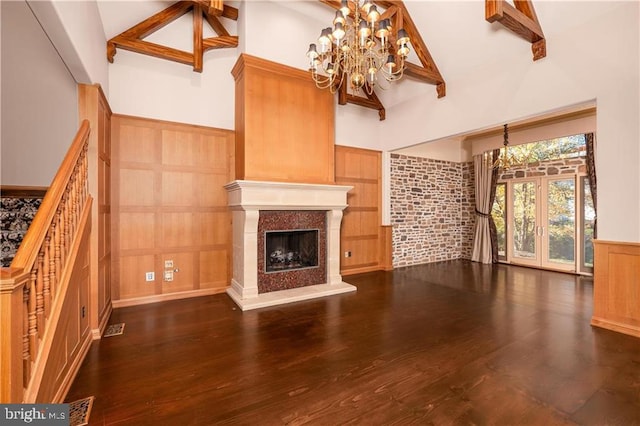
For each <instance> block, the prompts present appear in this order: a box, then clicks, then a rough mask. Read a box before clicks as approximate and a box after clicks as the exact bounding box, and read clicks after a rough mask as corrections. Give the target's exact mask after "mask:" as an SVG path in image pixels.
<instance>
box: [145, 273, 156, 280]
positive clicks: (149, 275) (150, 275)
mask: <svg viewBox="0 0 640 426" xmlns="http://www.w3.org/2000/svg"><path fill="white" fill-rule="evenodd" d="M144 278H145V280H147V282H149V281H155V280H156V274H155V272H146V273H145V274H144Z"/></svg>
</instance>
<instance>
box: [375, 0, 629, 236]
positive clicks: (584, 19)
mask: <svg viewBox="0 0 640 426" xmlns="http://www.w3.org/2000/svg"><path fill="white" fill-rule="evenodd" d="M476 3H481V2H470V3H465V4H466V5H468V9H469V10H466V9H460V10H459V13H460V15H459V16H458V18H459V20H460V22H474V21H473V20H471V17H470V16H469V13H471V12H472V13H473V14H474V15H477V14H480V15H479V16H484V15H483V13H482V11H480V10H475V9H480V7H479V6H478V5H477V4H476ZM535 7H536V12H537V15H538V18H539V20H540V22H541V23H542V28H543V30H544V32H545V36H546V39H547V57H546V58H544V59H542V60H539V61H536V62H533V61H532V58H531V53H530V50H529V44H528V43H527V42H526V41H524V40H521V39H519V38H516V37H515V36H513V35H512V34H511V33H509V32H507V31H500V30H496V31H493V30H491V32H488V31H489V30H487V29H486V28H491V26H490V24H488V23H486V22H484V24H485V26H486V28H485V29H484V30H481V29H477V31H480V32H479V33H478V34H476V35H475V36H474V35H473V34H471V30H472V29H473V28H474V27H473V25H475V24H471V27H461V26H459V25H456V26H451V27H452V30H447V27H446V25H444V24H443V23H440V24H436V25H439V26H437V28H430V29H427V30H428V31H431V32H434V33H435V32H439V33H440V34H441V37H443V38H444V37H447V36H449V35H450V34H451V32H452V31H457V32H459V31H463V32H465V33H466V40H468V41H469V43H470V44H471V47H472V48H473V49H474V50H477V49H480V48H481V47H482V51H483V52H484V57H481V58H477V59H480V60H482V62H480V63H477V64H474V66H473V67H466V68H464V67H465V60H464V59H465V58H466V55H465V53H466V52H463V51H461V50H460V48H459V46H458V45H456V44H449V48H450V49H451V52H450V53H449V54H451V53H454V52H456V53H458V54H460V55H461V56H460V58H459V61H458V67H460V68H464V69H466V74H460V73H459V72H455V73H452V75H453V76H454V78H449V77H448V73H447V71H448V67H449V66H453V64H451V65H449V64H448V63H447V62H446V61H445V64H446V65H445V66H444V67H443V66H441V65H440V63H439V59H440V58H442V57H445V56H446V55H447V51H446V50H447V43H444V45H443V44H442V43H439V44H436V45H434V46H437V48H435V49H432V52H431V53H432V54H433V56H434V58H435V60H436V62H437V63H438V66H439V67H440V70H441V72H442V73H443V75H444V78H445V80H446V81H447V96H446V98H444V99H440V100H436V99H435V98H433V97H430V96H424V95H423V94H422V92H419V93H417V95H416V96H415V97H413V98H412V99H409V100H407V101H405V102H404V103H401V104H398V105H397V106H395V107H393V108H390V109H389V110H388V111H387V122H386V123H385V124H384V126H382V137H383V138H384V142H383V144H384V147H385V149H388V150H392V149H396V148H400V147H402V146H405V145H408V144H415V143H418V142H424V141H429V140H434V139H439V138H443V137H446V136H448V135H452V134H459V133H464V132H466V131H471V130H474V129H481V128H486V127H491V126H499V125H501V124H502V123H504V122H510V121H516V120H519V119H523V118H526V117H532V116H535V115H538V114H542V113H545V112H547V111H552V110H557V109H559V108H562V107H565V106H570V105H575V104H580V103H583V102H588V101H592V100H594V99H595V100H596V103H597V152H596V155H597V159H596V167H597V173H598V232H599V238H601V239H603V240H614V241H630V242H638V241H640V172H639V167H638V164H640V143H639V142H640V126H639V117H640V107H639V95H640V87H639V75H640V74H639V71H640V70H639V67H638V63H639V50H640V48H639V47H640V45H639V39H640V37H639V25H640V19H639V4H638V2H537V3H535ZM442 8H443V10H446V6H445V5H442ZM444 22H447V21H446V20H445V21H444ZM447 25H448V24H447ZM447 31H449V33H447ZM482 31H484V32H482ZM434 36H435V35H434ZM481 36H482V37H481ZM473 37H475V39H473ZM477 40H481V41H482V43H483V44H482V46H478V45H476V43H478V41H477ZM516 43H517V44H516ZM518 44H520V46H518ZM497 46H499V47H500V49H497ZM434 51H435V52H434ZM398 129H403V132H402V137H397V135H398ZM621 200H626V202H625V204H624V206H623V205H622V204H621Z"/></svg>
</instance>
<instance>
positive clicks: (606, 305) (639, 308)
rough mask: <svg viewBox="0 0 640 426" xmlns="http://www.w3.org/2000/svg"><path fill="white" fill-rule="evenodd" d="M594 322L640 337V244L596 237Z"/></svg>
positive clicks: (609, 328) (597, 324) (592, 321)
mask: <svg viewBox="0 0 640 426" xmlns="http://www.w3.org/2000/svg"><path fill="white" fill-rule="evenodd" d="M593 245H594V251H595V258H594V276H593V277H594V281H593V317H592V318H591V325H594V326H597V327H602V328H606V329H608V330H613V331H617V332H620V333H624V334H629V335H631V336H636V337H640V243H626V242H617V241H603V240H594V241H593Z"/></svg>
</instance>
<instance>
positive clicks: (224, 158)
mask: <svg viewBox="0 0 640 426" xmlns="http://www.w3.org/2000/svg"><path fill="white" fill-rule="evenodd" d="M233 163H234V132H233V131H230V130H223V129H212V128H206V127H201V126H194V125H188V124H179V123H170V122H164V121H158V120H149V119H143V118H135V117H127V116H121V115H114V116H113V197H112V209H113V218H114V219H113V222H112V223H113V228H114V229H113V234H112V235H113V240H114V241H113V247H114V250H113V265H112V273H113V300H114V306H125V305H128V304H139V303H148V302H157V301H159V300H166V299H171V298H182V297H189V296H198V295H203V294H212V293H216V292H221V291H224V290H225V289H226V288H227V286H228V285H229V282H230V279H231V274H230V262H231V215H230V213H229V211H228V208H227V194H226V191H225V189H224V185H225V184H227V183H228V182H230V181H232V180H233ZM169 260H170V261H173V263H172V265H171V266H166V264H165V261H169ZM165 271H166V272H171V273H172V275H173V279H172V280H171V281H167V280H165V279H164V273H165ZM147 272H154V273H155V277H154V279H153V281H146V279H145V278H146V277H145V273H147Z"/></svg>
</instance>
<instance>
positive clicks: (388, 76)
mask: <svg viewBox="0 0 640 426" xmlns="http://www.w3.org/2000/svg"><path fill="white" fill-rule="evenodd" d="M394 42H395V46H397V48H396V49H395V52H394ZM409 51H410V49H409V35H408V34H407V32H406V31H405V30H404V29H399V30H398V31H397V33H394V29H393V28H392V25H391V20H390V19H388V18H385V19H381V14H380V12H379V11H378V9H377V7H376V5H374V4H373V2H372V1H371V0H364V1H362V0H342V1H341V4H340V9H339V10H337V11H336V16H335V18H334V19H333V27H327V28H324V29H323V30H322V31H321V32H320V37H319V38H318V47H316V44H315V43H312V44H311V45H309V50H308V51H307V57H308V58H309V65H310V71H311V75H312V76H313V79H314V81H315V83H316V86H317V87H319V88H321V89H326V88H328V89H329V90H331V92H332V93H335V92H336V91H337V90H338V89H339V88H340V87H341V86H342V85H343V84H345V81H348V83H349V85H350V87H351V89H352V90H353V91H354V92H358V91H360V90H361V89H364V90H365V91H366V92H367V93H368V94H372V93H373V89H374V87H375V86H376V85H378V86H380V84H379V82H380V81H382V79H384V80H385V81H389V82H391V81H395V80H399V79H401V78H402V75H403V72H404V69H405V59H406V58H407V56H408V55H409ZM396 54H397V59H396ZM380 87H381V88H385V87H383V86H380Z"/></svg>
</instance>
